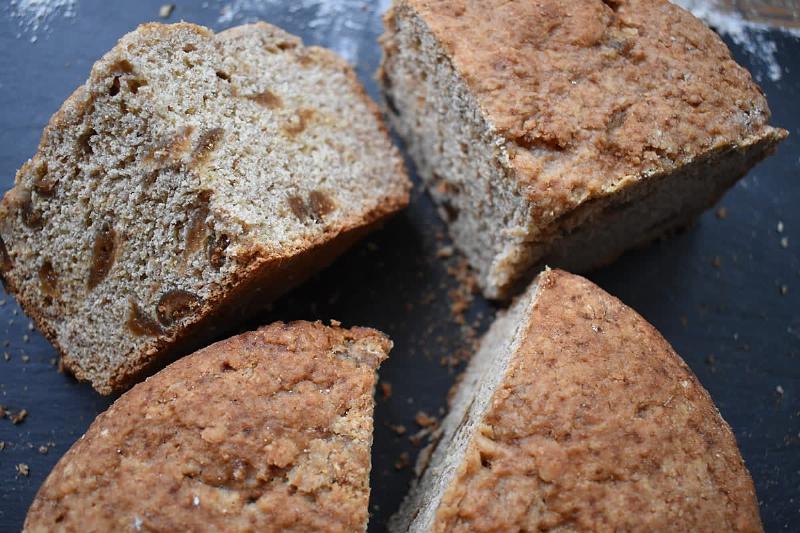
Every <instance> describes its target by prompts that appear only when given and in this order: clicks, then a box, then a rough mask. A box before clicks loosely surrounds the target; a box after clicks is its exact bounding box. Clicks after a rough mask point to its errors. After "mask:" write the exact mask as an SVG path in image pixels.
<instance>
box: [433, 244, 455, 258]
mask: <svg viewBox="0 0 800 533" xmlns="http://www.w3.org/2000/svg"><path fill="white" fill-rule="evenodd" d="M452 255H453V247H452V246H442V247H441V248H439V249H438V250H436V257H439V258H441V259H446V258H448V257H452Z"/></svg>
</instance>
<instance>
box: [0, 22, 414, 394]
mask: <svg viewBox="0 0 800 533" xmlns="http://www.w3.org/2000/svg"><path fill="white" fill-rule="evenodd" d="M60 113H61V115H62V116H61V123H60V124H56V125H55V126H53V125H52V124H51V127H50V128H49V130H48V131H47V132H46V133H45V135H44V136H43V140H42V145H41V146H40V152H39V153H38V154H37V155H36V156H35V157H34V159H33V160H32V161H30V162H29V163H28V164H27V165H25V166H24V167H23V169H21V171H20V172H19V174H18V176H17V184H16V187H15V189H14V190H13V191H12V192H11V193H9V196H11V197H23V203H25V202H27V205H28V207H29V208H30V209H32V210H33V211H34V212H35V213H38V214H39V215H40V216H41V219H42V220H43V225H42V227H41V228H38V229H31V228H30V227H27V226H26V225H25V224H23V223H20V222H19V219H20V216H18V215H19V213H17V212H14V211H13V209H12V210H11V212H6V213H4V215H3V217H2V218H3V219H4V220H3V221H2V232H3V233H2V237H3V240H4V242H5V245H6V248H7V249H8V253H9V255H10V257H11V259H12V261H13V264H14V268H13V269H11V270H10V271H9V272H7V273H6V276H7V277H8V278H9V279H10V281H11V283H12V285H13V286H14V287H15V288H16V290H17V292H18V297H19V299H20V300H21V301H25V302H29V303H30V304H31V306H32V307H33V308H35V309H37V310H38V312H39V315H40V317H41V322H44V324H43V327H44V329H48V330H50V332H51V336H52V337H55V339H56V342H57V344H58V345H59V347H60V349H61V351H62V353H65V354H67V358H66V363H67V366H68V367H71V368H72V369H73V370H75V371H76V373H77V374H78V375H79V376H81V377H83V378H87V377H88V378H89V379H91V380H92V381H93V383H94V385H95V387H96V388H99V389H100V390H103V389H106V390H104V392H108V390H107V385H108V382H109V380H112V379H114V375H115V373H116V372H117V371H118V370H119V369H120V368H122V367H123V366H125V365H127V366H134V367H135V366H136V361H137V360H141V361H145V362H146V360H147V359H148V358H149V357H150V355H151V354H150V353H149V352H153V351H154V350H156V349H157V344H158V342H162V341H164V339H166V340H167V341H168V340H169V339H170V337H171V335H173V333H174V331H175V330H176V329H177V327H178V324H175V325H173V326H171V328H172V329H166V330H165V331H162V332H160V333H158V334H157V335H153V334H147V333H146V334H143V335H137V334H134V333H132V331H131V330H130V329H129V328H128V327H126V322H128V321H129V319H130V317H131V314H132V313H133V311H132V309H133V306H134V305H135V306H136V307H138V308H139V309H140V310H141V313H142V314H143V315H144V317H145V320H146V321H149V322H150V323H152V324H157V322H156V318H155V317H156V306H157V303H158V301H159V298H160V297H161V296H162V295H163V294H165V293H166V292H168V291H174V290H177V289H179V290H183V291H187V292H189V293H191V294H194V295H196V296H197V297H199V298H200V299H202V300H207V299H209V298H211V297H212V296H213V295H214V293H215V291H217V292H218V291H221V290H222V288H223V287H225V286H226V285H227V284H229V283H231V282H232V280H233V279H234V278H235V276H236V274H237V271H238V270H241V269H242V268H243V266H244V265H245V264H246V262H247V261H248V259H249V257H250V256H251V255H252V254H253V253H254V252H258V253H260V254H262V255H267V256H271V257H275V258H280V257H289V256H291V255H292V254H293V253H296V252H297V251H299V250H302V249H304V248H307V247H309V245H311V244H313V243H316V242H321V241H323V240H326V239H330V238H333V237H335V235H336V233H337V232H338V231H341V230H342V229H343V228H347V227H352V226H356V225H358V224H359V223H361V222H362V221H363V217H364V216H365V215H366V214H367V213H369V212H371V211H374V210H375V209H377V208H378V207H379V206H380V205H381V204H384V203H386V202H387V201H394V200H395V199H396V198H397V195H398V194H403V193H404V192H405V183H404V180H405V178H403V177H402V176H401V175H400V174H402V171H400V174H398V160H397V157H396V154H395V152H394V149H393V147H392V146H391V144H390V142H389V140H388V138H387V137H386V136H385V135H384V133H383V131H382V129H381V127H380V125H379V123H378V122H377V121H376V120H375V119H374V117H375V115H374V113H373V108H372V107H371V105H370V103H369V102H368V101H367V99H366V98H365V97H364V94H363V92H362V90H361V88H360V87H358V86H357V84H356V82H355V79H354V77H353V75H352V73H351V71H350V70H349V67H347V66H346V65H345V63H344V62H343V61H342V60H340V59H338V58H337V57H336V56H334V55H333V54H332V53H330V52H327V51H325V50H322V49H318V48H314V47H311V48H304V47H302V45H301V43H300V41H299V39H297V38H295V37H293V36H291V35H289V34H287V33H285V32H283V31H282V30H279V29H277V28H274V27H271V26H268V25H266V24H258V25H253V26H249V27H242V28H236V29H233V30H229V31H227V32H223V33H221V34H219V35H217V36H214V35H213V34H212V33H211V32H210V31H208V30H206V29H204V28H200V27H198V26H194V25H189V24H177V25H172V26H162V25H155V24H154V25H146V26H143V27H140V28H139V30H137V31H136V32H133V33H131V34H129V35H127V36H126V37H124V38H123V39H122V40H121V41H120V43H119V44H118V45H117V46H116V47H115V48H114V49H113V50H112V51H111V52H109V53H108V54H106V56H104V58H103V59H102V60H100V61H99V62H98V63H97V64H96V65H95V67H94V68H93V70H92V74H91V77H90V79H89V81H88V82H87V83H86V85H85V86H84V87H82V88H80V89H79V90H78V91H77V92H76V93H75V94H74V95H73V97H72V99H71V100H70V102H68V103H67V104H65V107H64V109H62V111H61V112H60ZM42 179H44V180H49V181H51V182H55V184H56V185H55V190H54V192H52V194H41V193H39V192H37V189H36V187H35V184H36V183H37V180H42ZM313 195H317V196H316V197H313V198H312V196H313ZM26 197H27V198H26ZM320 198H322V200H319V199H320ZM315 201H316V203H315ZM293 202H294V203H293ZM320 202H321V204H322V206H321V207H320ZM10 203H11V204H13V203H14V202H10ZM206 205H207V212H206V211H205V209H206V208H205V206H206ZM323 208H324V209H323ZM322 211H324V213H323V212H322ZM198 217H200V220H199V223H198V221H197V220H194V219H197V218H198ZM103 224H107V226H106V227H109V226H110V227H112V228H113V231H114V233H115V234H116V235H115V246H114V251H113V256H114V260H113V264H112V265H111V267H110V270H109V271H108V273H107V275H106V276H105V277H104V278H103V279H102V280H100V282H99V283H97V285H96V286H95V287H88V286H87V279H88V277H89V276H90V268H91V265H90V263H91V260H92V256H93V249H94V247H95V239H96V235H97V234H98V232H100V231H101V228H102V227H103ZM198 225H199V227H200V228H201V230H200V238H201V240H202V242H201V243H200V244H199V245H198V244H196V243H195V244H192V243H191V242H190V241H191V239H192V237H190V236H189V233H190V232H192V231H195V232H196V230H197V226H198ZM192 226H195V228H194V229H192ZM195 237H197V236H196V235H195ZM206 237H208V238H209V239H212V238H216V239H227V240H228V241H229V244H228V246H227V248H224V247H223V246H221V247H220V248H218V251H219V250H221V251H222V253H223V255H222V256H221V257H217V260H218V261H219V262H221V263H222V264H221V265H220V264H219V262H218V264H217V265H212V264H210V263H211V261H210V260H209V259H210V257H209V249H208V248H207V246H206V241H205V239H206ZM222 261H224V262H222ZM46 263H47V264H49V265H51V267H49V268H50V272H51V273H50V275H49V279H50V282H51V284H52V285H55V286H56V289H55V291H53V290H49V291H48V290H46V288H45V287H44V286H43V281H42V280H41V276H40V271H41V269H42V268H43V265H45V264H46ZM46 277H48V276H46ZM48 292H50V293H53V292H56V294H48ZM195 318H196V317H193V316H189V317H186V318H184V319H183V323H182V324H181V325H185V324H186V323H187V322H190V321H192V320H193V319H195Z"/></svg>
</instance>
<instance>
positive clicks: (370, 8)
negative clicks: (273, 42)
mask: <svg viewBox="0 0 800 533" xmlns="http://www.w3.org/2000/svg"><path fill="white" fill-rule="evenodd" d="M390 4H391V0H377V1H369V0H296V1H294V2H292V3H291V5H290V6H289V7H288V9H287V8H286V7H285V6H286V2H285V1H283V0H232V1H228V2H223V3H222V5H221V8H220V15H219V17H218V18H217V23H218V24H220V25H221V26H223V27H228V26H233V25H236V24H244V23H248V22H255V21H257V20H267V21H269V22H274V23H278V24H279V23H280V22H281V21H280V20H275V19H273V20H270V15H271V14H280V15H281V16H282V17H284V20H288V22H290V23H294V24H295V25H297V26H300V27H301V28H303V29H305V30H307V31H308V33H310V34H311V35H312V36H313V38H314V40H315V41H316V42H318V43H320V44H323V45H325V46H327V47H329V48H332V49H333V50H334V51H336V52H337V53H339V55H341V56H342V57H344V58H345V59H346V60H347V61H349V62H350V63H357V62H358V59H359V53H360V51H361V47H362V46H370V44H369V41H368V39H364V33H365V32H369V31H370V30H371V31H373V32H374V31H380V29H381V28H382V26H381V23H380V20H381V16H382V15H383V13H384V12H385V11H386V10H387V9H388V8H389V5H390ZM287 12H288V13H287ZM279 25H280V24H279Z"/></svg>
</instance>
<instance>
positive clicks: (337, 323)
mask: <svg viewBox="0 0 800 533" xmlns="http://www.w3.org/2000/svg"><path fill="white" fill-rule="evenodd" d="M341 325H342V323H341V322H339V321H338V320H335V319H333V318H331V327H334V328H338V327H339V326H341Z"/></svg>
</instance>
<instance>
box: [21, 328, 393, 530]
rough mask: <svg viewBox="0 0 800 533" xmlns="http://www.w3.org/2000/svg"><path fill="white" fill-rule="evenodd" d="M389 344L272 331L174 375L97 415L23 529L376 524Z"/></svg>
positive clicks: (363, 335) (371, 337) (234, 342)
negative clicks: (372, 498)
mask: <svg viewBox="0 0 800 533" xmlns="http://www.w3.org/2000/svg"><path fill="white" fill-rule="evenodd" d="M391 344H392V343H391V342H390V341H389V339H388V338H386V337H385V336H384V335H383V334H381V333H379V332H377V331H374V330H371V329H365V328H353V329H350V330H345V329H341V328H338V327H326V326H323V325H322V324H320V323H309V322H294V323H291V324H283V323H276V324H272V325H270V326H266V327H264V328H261V329H259V330H257V331H254V332H250V333H245V334H242V335H239V336H236V337H232V338H230V339H228V340H225V341H222V342H219V343H216V344H213V345H211V346H209V347H207V348H204V349H203V350H200V351H199V352H196V353H194V354H192V355H189V356H187V357H185V358H183V359H180V360H179V361H177V362H175V363H173V364H171V365H170V366H168V367H166V368H165V369H163V370H162V371H160V372H158V373H157V374H155V375H154V376H152V377H151V378H149V379H147V380H146V381H145V382H143V383H140V384H138V385H136V386H135V387H133V388H132V389H131V390H130V391H128V392H127V393H125V394H124V395H122V396H121V397H120V398H119V399H118V400H117V401H116V402H115V403H114V404H113V405H112V406H111V407H110V408H109V409H108V410H107V411H106V412H105V413H103V414H101V415H99V416H98V417H97V419H96V420H95V421H94V423H92V425H91V427H90V428H89V430H88V431H87V432H86V434H85V435H84V436H83V437H82V438H81V439H80V440H78V442H76V443H75V445H73V446H72V448H71V449H70V450H69V451H68V452H67V453H66V455H65V456H64V457H63V458H62V459H61V460H60V461H59V463H58V464H57V465H56V467H55V468H54V469H53V471H52V473H51V474H50V476H49V477H48V478H47V480H46V481H45V483H44V485H43V486H42V487H41V489H40V490H39V492H38V494H37V496H36V498H35V500H34V502H33V504H32V505H31V508H30V510H29V511H28V516H27V519H26V521H25V531H27V532H31V533H32V532H39V531H84V530H86V529H87V528H88V529H89V530H92V531H276V532H277V531H330V532H363V531H364V530H365V528H366V525H367V518H368V512H367V502H368V500H369V472H370V447H371V445H372V428H373V422H372V412H373V392H374V387H375V380H376V377H375V373H376V369H377V367H378V365H379V364H380V363H381V361H383V360H384V359H385V358H386V357H387V355H388V352H389V350H390V348H391Z"/></svg>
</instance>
